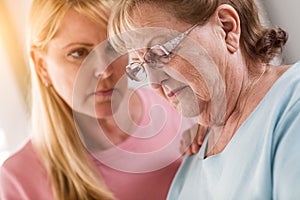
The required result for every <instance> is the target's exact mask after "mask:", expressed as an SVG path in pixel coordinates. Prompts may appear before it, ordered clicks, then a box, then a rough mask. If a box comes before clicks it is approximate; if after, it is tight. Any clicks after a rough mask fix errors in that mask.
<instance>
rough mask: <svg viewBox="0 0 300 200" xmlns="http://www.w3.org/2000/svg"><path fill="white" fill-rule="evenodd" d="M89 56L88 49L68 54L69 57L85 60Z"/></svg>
mask: <svg viewBox="0 0 300 200" xmlns="http://www.w3.org/2000/svg"><path fill="white" fill-rule="evenodd" d="M88 54H89V51H88V50H87V49H84V48H82V49H76V50H74V51H72V52H71V53H69V54H68V56H71V57H72V58H75V59H80V58H85V57H86V56H87V55H88Z"/></svg>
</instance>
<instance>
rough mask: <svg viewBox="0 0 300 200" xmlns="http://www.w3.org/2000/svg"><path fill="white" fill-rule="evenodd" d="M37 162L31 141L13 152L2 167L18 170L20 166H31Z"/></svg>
mask: <svg viewBox="0 0 300 200" xmlns="http://www.w3.org/2000/svg"><path fill="white" fill-rule="evenodd" d="M37 160H38V158H37V155H36V152H35V151H34V149H33V146H32V143H31V141H28V142H26V143H25V144H24V145H23V146H22V147H21V148H20V149H18V150H17V151H16V152H14V153H13V154H12V155H11V156H10V157H9V158H8V159H7V160H6V161H5V162H4V163H3V165H2V168H5V169H11V170H13V169H15V168H19V166H20V164H22V165H26V163H28V164H32V163H33V162H36V161H37Z"/></svg>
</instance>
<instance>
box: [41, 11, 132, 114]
mask: <svg viewBox="0 0 300 200" xmlns="http://www.w3.org/2000/svg"><path fill="white" fill-rule="evenodd" d="M106 35H107V34H106V28H105V27H103V26H101V25H99V24H96V23H94V22H92V21H91V20H89V19H88V18H86V17H85V16H83V15H82V14H79V13H78V12H76V11H74V10H69V11H68V12H67V13H66V15H65V17H64V19H63V21H62V24H61V26H60V28H59V30H58V32H57V34H56V35H55V37H54V38H53V39H52V40H51V41H50V42H49V46H48V50H47V52H46V53H45V55H44V56H43V63H44V67H45V68H46V70H47V75H48V77H49V80H50V82H51V83H50V84H51V85H52V86H53V87H54V88H55V90H56V91H57V93H58V94H59V95H60V96H61V98H62V99H63V100H64V101H65V102H66V103H67V104H68V105H69V106H70V107H71V108H73V109H74V110H76V111H78V112H81V113H85V114H89V115H93V116H94V117H97V118H104V117H107V116H109V115H111V114H112V106H111V103H112V96H113V94H116V95H115V96H117V97H118V98H119V99H121V98H122V95H123V94H122V92H123V91H124V90H125V89H124V88H121V87H125V88H126V87H127V82H124V81H125V79H124V80H123V84H117V83H118V81H120V80H121V77H122V76H124V67H125V66H126V63H127V58H125V56H124V57H121V58H120V59H119V60H117V61H115V62H114V63H113V64H111V62H107V59H106V58H103V57H102V58H101V56H103V55H106V53H107V52H108V51H110V47H109V46H108V44H107V43H103V41H105V40H106ZM100 43H101V44H100ZM98 44H100V48H97V49H95V48H96V46H97V45H98ZM101 45H102V46H101ZM105 51H106V52H105ZM91 52H93V55H91V54H90V53H91ZM95 114H96V116H95Z"/></svg>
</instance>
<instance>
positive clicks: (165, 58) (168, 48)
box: [125, 24, 198, 82]
mask: <svg viewBox="0 0 300 200" xmlns="http://www.w3.org/2000/svg"><path fill="white" fill-rule="evenodd" d="M197 26H198V24H195V25H193V26H192V27H191V28H189V29H188V30H186V31H185V32H183V33H181V34H180V35H178V36H177V37H176V38H173V39H171V40H169V41H168V42H166V43H164V44H162V45H160V44H158V45H154V46H152V47H151V48H150V49H149V50H148V51H146V52H145V53H144V55H143V58H140V61H138V62H136V61H135V62H131V63H130V64H129V65H127V66H126V69H125V71H126V74H127V76H128V77H129V78H130V79H131V80H134V81H137V82H141V81H144V80H145V79H146V78H147V73H146V71H145V64H147V65H148V66H149V67H151V68H153V69H157V68H162V67H163V66H164V65H166V64H168V63H169V62H170V61H171V56H172V52H173V51H174V50H175V49H176V47H177V46H178V45H179V44H180V43H181V42H182V41H183V39H184V38H186V36H187V35H188V34H190V33H191V32H192V30H193V29H194V28H195V27H197Z"/></svg>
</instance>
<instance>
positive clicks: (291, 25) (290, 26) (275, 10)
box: [262, 0, 300, 63]
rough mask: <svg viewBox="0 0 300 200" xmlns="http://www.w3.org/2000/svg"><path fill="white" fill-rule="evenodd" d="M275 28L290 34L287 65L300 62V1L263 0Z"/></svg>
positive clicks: (286, 58)
mask: <svg viewBox="0 0 300 200" xmlns="http://www.w3.org/2000/svg"><path fill="white" fill-rule="evenodd" d="M262 2H263V4H264V6H265V8H266V11H267V12H268V14H269V18H270V20H271V22H272V24H273V25H274V26H277V27H281V28H283V29H284V30H286V31H287V32H288V34H289V40H288V42H287V44H286V48H285V53H284V55H285V63H293V62H296V61H298V60H300V20H299V17H300V14H299V8H300V1H299V0H262Z"/></svg>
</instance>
